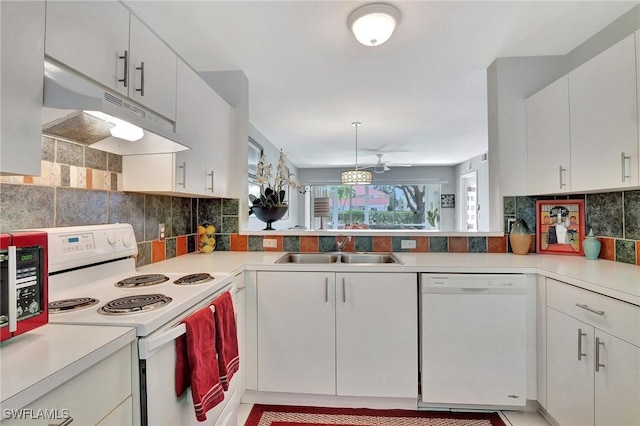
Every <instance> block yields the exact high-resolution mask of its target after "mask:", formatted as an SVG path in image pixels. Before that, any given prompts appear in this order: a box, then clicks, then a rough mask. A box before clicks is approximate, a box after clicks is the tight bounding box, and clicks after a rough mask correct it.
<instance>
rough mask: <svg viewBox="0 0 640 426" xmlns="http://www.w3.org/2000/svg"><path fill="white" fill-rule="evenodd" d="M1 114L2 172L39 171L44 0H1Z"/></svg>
mask: <svg viewBox="0 0 640 426" xmlns="http://www.w3.org/2000/svg"><path fill="white" fill-rule="evenodd" d="M0 10H1V15H2V18H1V19H2V25H1V26H0V28H1V31H2V58H3V61H2V64H1V67H2V72H1V73H0V74H1V75H2V77H1V88H0V91H1V92H2V107H1V108H0V110H1V111H2V117H1V119H0V121H1V122H2V126H1V127H0V141H1V143H2V146H1V147H0V151H1V152H2V155H0V174H4V175H32V176H39V175H40V158H41V157H42V154H41V151H42V93H43V81H42V75H43V72H44V64H43V62H42V58H43V57H44V24H45V2H44V1H22V2H21V1H3V2H0Z"/></svg>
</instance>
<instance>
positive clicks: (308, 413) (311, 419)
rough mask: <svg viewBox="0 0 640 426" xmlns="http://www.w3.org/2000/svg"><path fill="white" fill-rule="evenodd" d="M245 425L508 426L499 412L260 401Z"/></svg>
mask: <svg viewBox="0 0 640 426" xmlns="http://www.w3.org/2000/svg"><path fill="white" fill-rule="evenodd" d="M245 426H506V425H505V423H504V422H503V421H502V419H501V418H500V415H499V414H498V413H484V412H483V413H477V412H474V413H460V412H449V411H411V410H372V409H367V408H325V407H295V406H290V405H262V404H256V405H254V406H253V408H252V409H251V412H250V413H249V417H248V418H247V421H246V423H245Z"/></svg>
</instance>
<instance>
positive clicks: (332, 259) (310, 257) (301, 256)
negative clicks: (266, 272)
mask: <svg viewBox="0 0 640 426" xmlns="http://www.w3.org/2000/svg"><path fill="white" fill-rule="evenodd" d="M339 261H340V256H339V255H337V254H330V253H287V254H285V255H284V256H282V257H281V258H280V259H278V260H276V263H337V262H339Z"/></svg>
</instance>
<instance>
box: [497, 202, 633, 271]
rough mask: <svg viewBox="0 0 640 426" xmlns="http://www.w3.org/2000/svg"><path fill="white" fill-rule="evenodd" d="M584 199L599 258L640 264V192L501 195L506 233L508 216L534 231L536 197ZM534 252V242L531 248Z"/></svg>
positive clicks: (588, 226) (587, 218)
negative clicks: (540, 195)
mask: <svg viewBox="0 0 640 426" xmlns="http://www.w3.org/2000/svg"><path fill="white" fill-rule="evenodd" d="M566 199H571V200H583V201H584V206H585V215H586V230H587V232H589V229H593V233H594V234H595V235H596V236H598V239H599V240H600V242H601V243H602V248H601V250H600V257H601V258H602V259H607V260H615V261H617V262H624V263H630V264H635V265H640V191H639V190H633V191H615V192H603V193H597V194H573V195H562V196H544V197H526V196H525V197H504V199H503V200H504V220H505V233H506V232H508V220H509V218H516V217H517V218H520V219H524V221H525V222H527V225H528V226H529V230H530V231H531V234H532V238H533V237H534V236H535V233H536V201H537V200H566ZM531 251H535V244H532V250H531Z"/></svg>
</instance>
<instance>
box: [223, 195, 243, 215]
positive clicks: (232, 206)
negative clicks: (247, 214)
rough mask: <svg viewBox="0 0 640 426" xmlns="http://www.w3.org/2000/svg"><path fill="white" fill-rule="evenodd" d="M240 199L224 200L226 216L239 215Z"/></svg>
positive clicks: (224, 213)
mask: <svg viewBox="0 0 640 426" xmlns="http://www.w3.org/2000/svg"><path fill="white" fill-rule="evenodd" d="M239 205H240V201H239V200H238V199H237V198H227V199H224V200H222V214H223V215H225V216H238V214H239Z"/></svg>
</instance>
